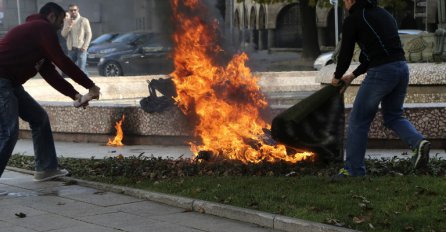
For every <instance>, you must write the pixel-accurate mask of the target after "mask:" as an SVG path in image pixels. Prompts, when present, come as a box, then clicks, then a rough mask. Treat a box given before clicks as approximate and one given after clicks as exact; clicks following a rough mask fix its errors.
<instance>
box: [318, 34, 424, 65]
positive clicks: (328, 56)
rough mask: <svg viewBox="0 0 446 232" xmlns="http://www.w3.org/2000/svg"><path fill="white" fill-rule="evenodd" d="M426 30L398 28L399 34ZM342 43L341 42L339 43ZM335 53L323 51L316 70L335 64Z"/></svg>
mask: <svg viewBox="0 0 446 232" xmlns="http://www.w3.org/2000/svg"><path fill="white" fill-rule="evenodd" d="M423 32H424V31H421V30H411V29H409V30H398V34H400V35H418V34H421V33H423ZM339 45H340V44H339ZM333 53H334V51H331V52H325V53H322V54H321V55H319V56H318V57H317V58H316V60H315V61H314V63H313V68H314V69H315V70H320V69H321V68H323V67H324V66H327V65H329V64H333V63H334V61H333Z"/></svg>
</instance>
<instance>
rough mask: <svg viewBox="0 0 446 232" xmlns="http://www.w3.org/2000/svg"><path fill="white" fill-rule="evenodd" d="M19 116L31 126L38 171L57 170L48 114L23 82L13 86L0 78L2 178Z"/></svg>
mask: <svg viewBox="0 0 446 232" xmlns="http://www.w3.org/2000/svg"><path fill="white" fill-rule="evenodd" d="M19 117H20V118H21V119H23V120H24V121H26V122H28V123H29V125H30V127H31V131H32V138H33V144H34V154H35V166H36V171H45V170H55V169H57V165H58V164H57V156H56V149H55V147H54V140H53V134H52V131H51V125H50V120H49V118H48V114H47V113H46V112H45V110H44V109H43V108H42V107H41V106H40V105H39V103H37V102H36V101H35V100H34V99H33V98H32V97H31V96H30V95H29V94H28V93H27V92H26V91H25V90H24V89H23V87H22V86H21V85H20V86H13V85H12V83H11V81H9V80H7V79H3V78H0V177H1V175H2V174H3V171H4V170H5V167H6V164H7V163H8V160H9V158H10V157H11V154H12V152H13V150H14V146H15V144H16V143H17V139H18V135H19Z"/></svg>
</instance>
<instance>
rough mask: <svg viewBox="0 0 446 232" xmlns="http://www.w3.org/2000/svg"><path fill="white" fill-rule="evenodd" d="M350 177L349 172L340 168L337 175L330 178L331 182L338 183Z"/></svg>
mask: <svg viewBox="0 0 446 232" xmlns="http://www.w3.org/2000/svg"><path fill="white" fill-rule="evenodd" d="M350 176H351V174H350V172H348V170H347V169H345V168H341V169H339V172H338V174H336V175H334V176H332V177H331V180H332V181H340V180H343V179H345V178H347V177H350Z"/></svg>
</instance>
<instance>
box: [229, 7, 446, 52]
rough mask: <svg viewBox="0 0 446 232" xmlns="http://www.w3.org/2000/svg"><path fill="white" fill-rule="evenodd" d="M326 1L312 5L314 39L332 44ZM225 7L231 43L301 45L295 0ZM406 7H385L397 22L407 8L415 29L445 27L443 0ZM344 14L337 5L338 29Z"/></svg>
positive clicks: (332, 30) (332, 22) (332, 23)
mask: <svg viewBox="0 0 446 232" xmlns="http://www.w3.org/2000/svg"><path fill="white" fill-rule="evenodd" d="M327 3H328V0H327ZM327 3H325V2H322V1H319V3H318V5H317V6H316V24H317V27H318V28H317V30H318V36H319V41H318V42H319V45H321V46H327V47H334V46H335V44H336V41H335V37H336V36H335V31H336V30H335V28H336V27H335V19H334V18H335V17H334V15H335V14H334V12H335V10H334V7H333V6H330V5H329V4H327ZM226 7H227V8H228V9H231V10H227V11H226V19H228V20H229V21H230V23H228V22H227V25H228V26H229V27H230V29H229V31H230V32H231V34H232V41H233V44H234V45H235V46H241V47H253V48H255V49H259V50H263V49H271V48H301V47H302V18H301V15H300V11H299V1H298V0H294V1H292V2H285V3H274V4H259V3H255V2H254V1H253V0H245V1H243V2H238V1H237V0H227V4H226ZM406 8H407V9H404V10H399V11H394V10H392V9H391V8H389V9H388V10H389V11H390V12H391V13H392V14H393V15H394V16H395V18H396V20H397V23H398V24H400V23H401V21H402V19H403V17H404V16H405V14H406V13H407V12H409V11H410V12H411V14H413V15H414V18H415V19H416V20H417V28H416V29H421V30H427V31H429V32H434V31H435V30H436V29H437V28H445V24H446V22H445V17H446V16H445V14H446V13H445V11H446V6H445V0H407V2H406ZM344 15H346V14H345V13H344V10H343V9H342V8H341V7H340V8H339V9H338V17H339V22H338V28H339V31H338V32H339V33H340V31H341V29H340V28H341V27H342V19H343V16H344ZM414 29H415V28H414Z"/></svg>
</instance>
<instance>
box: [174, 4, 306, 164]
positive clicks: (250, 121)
mask: <svg viewBox="0 0 446 232" xmlns="http://www.w3.org/2000/svg"><path fill="white" fill-rule="evenodd" d="M171 3H172V7H173V13H174V20H175V22H176V23H177V25H176V30H175V34H174V36H173V40H174V42H175V49H174V54H173V60H174V63H175V71H174V72H173V73H172V74H171V75H172V77H173V81H174V83H175V85H176V89H177V95H178V96H177V97H176V98H175V100H176V102H177V105H178V106H179V107H180V109H181V110H182V111H183V112H184V113H185V114H186V116H188V117H189V118H190V119H194V122H196V125H194V126H195V129H194V134H195V136H197V137H199V138H200V139H201V141H200V144H196V143H192V142H191V143H190V145H191V150H192V152H193V153H194V154H195V155H198V152H199V151H211V152H212V154H213V155H217V156H222V157H224V158H228V159H234V160H240V161H242V162H245V163H248V162H249V163H258V162H261V161H269V162H275V161H278V160H285V161H289V162H292V163H296V162H299V161H302V160H305V159H307V158H309V157H312V156H313V155H314V154H312V153H309V152H303V153H296V154H287V149H286V147H285V146H283V145H274V144H273V145H271V144H267V143H265V142H264V140H265V139H264V137H266V136H265V133H264V131H263V128H270V127H271V126H270V124H268V123H267V122H266V121H265V119H263V118H262V116H261V115H260V112H261V110H264V109H266V108H267V107H268V103H267V101H266V99H265V97H264V95H263V94H262V93H261V91H260V88H259V86H258V84H257V81H258V78H257V77H255V76H253V75H252V74H251V70H250V69H249V68H248V67H246V66H245V62H246V61H247V60H248V56H247V55H246V54H245V53H241V54H237V55H235V56H233V57H232V59H231V60H230V61H229V62H228V64H227V65H226V67H223V66H221V65H217V64H216V63H217V62H216V60H215V59H214V58H213V57H216V56H217V55H218V54H221V52H223V49H222V48H221V47H220V46H219V45H218V44H217V42H216V41H217V36H216V35H217V33H216V32H217V26H218V24H217V21H215V20H214V21H213V22H211V23H205V22H204V20H203V19H202V18H200V17H199V16H198V15H199V14H200V13H203V12H206V9H204V8H203V7H204V5H202V4H200V1H197V0H171ZM180 8H181V10H180ZM184 12H187V14H186V13H184ZM191 15H195V16H191Z"/></svg>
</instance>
